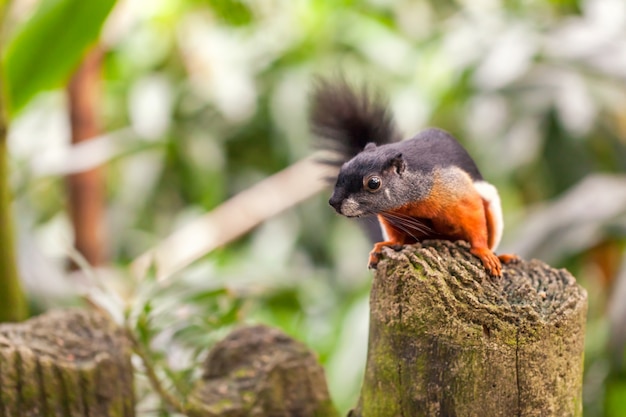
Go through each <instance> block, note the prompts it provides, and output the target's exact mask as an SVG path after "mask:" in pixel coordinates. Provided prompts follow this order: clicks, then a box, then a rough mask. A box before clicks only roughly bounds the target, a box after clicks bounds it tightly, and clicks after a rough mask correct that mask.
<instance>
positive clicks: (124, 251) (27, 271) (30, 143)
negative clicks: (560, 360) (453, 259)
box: [5, 0, 626, 417]
mask: <svg viewBox="0 0 626 417" xmlns="http://www.w3.org/2000/svg"><path fill="white" fill-rule="evenodd" d="M26 3H28V4H26ZM33 3H34V4H35V5H33ZM74 3H76V2H75V1H73V0H56V1H52V0H42V1H41V2H27V1H19V0H16V1H15V2H14V5H13V6H14V7H13V9H14V10H13V13H14V17H15V22H16V23H15V28H14V31H13V32H14V33H13V37H10V40H9V45H10V48H11V49H10V50H9V52H8V53H7V55H6V56H5V59H6V60H7V63H8V67H9V68H10V69H11V70H10V71H11V72H10V74H12V75H10V77H9V82H10V88H11V89H10V91H11V94H12V98H11V100H12V104H13V109H14V110H18V109H20V108H22V107H23V106H25V107H23V109H22V111H21V113H20V114H19V115H16V116H15V118H14V120H13V128H12V131H11V137H10V138H11V142H10V144H11V146H12V155H13V165H14V168H15V169H14V178H13V180H14V186H15V189H16V190H17V191H18V194H17V197H16V203H15V204H16V207H17V208H18V210H19V213H20V217H19V229H20V232H21V233H20V235H21V245H20V251H21V254H22V269H23V275H24V276H25V281H26V285H27V286H28V288H29V292H30V293H31V294H32V296H33V297H36V299H38V300H40V301H39V302H40V303H41V306H42V307H41V308H45V306H47V305H51V304H54V305H58V304H59V303H60V302H61V301H59V300H60V299H64V298H65V299H67V298H71V297H68V294H75V291H76V289H75V288H74V285H73V284H69V285H68V284H67V278H63V277H64V276H65V273H64V272H63V268H64V264H65V261H66V256H67V250H66V249H64V248H65V247H66V246H67V245H68V244H69V241H70V237H71V230H69V227H68V222H67V214H66V211H65V201H64V197H63V195H64V192H63V185H62V175H63V174H64V173H66V172H70V171H72V170H74V169H77V168H76V167H77V166H79V165H80V164H79V162H83V161H82V158H75V159H72V158H69V160H63V162H62V163H59V162H58V161H57V162H55V161H56V160H55V159H54V155H55V152H57V153H58V152H59V151H60V150H63V149H65V148H64V147H65V146H66V144H67V122H66V120H67V114H66V111H67V110H66V107H65V103H64V100H63V98H62V94H63V93H62V92H59V91H54V90H51V91H48V92H47V93H46V94H39V95H37V96H35V93H38V92H40V91H41V90H50V89H53V88H54V87H57V86H59V85H60V83H62V82H63V80H65V79H66V78H67V76H68V75H69V72H70V71H71V69H72V68H73V67H74V66H75V65H76V63H77V60H78V58H79V57H80V55H81V54H82V53H83V52H84V50H85V47H87V46H88V45H89V44H90V42H91V40H92V39H93V38H94V36H95V34H96V33H97V32H98V31H99V28H100V24H101V22H102V20H103V19H104V18H105V17H106V15H107V13H108V9H109V8H110V6H111V5H112V2H110V1H104V0H102V1H98V2H95V3H94V2H88V3H89V6H86V5H87V3H86V2H83V3H84V5H83V3H81V2H78V3H80V5H79V4H78V3H76V7H74V6H72V5H73V4H74ZM96 4H97V5H98V7H93V5H96ZM20 6H22V7H21V8H20ZM33 7H35V8H33ZM51 10H52V11H55V12H54V13H53V12H52V11H51ZM47 11H50V12H49V13H48V12H47ZM70 11H71V12H70ZM79 14H80V16H82V17H81V18H79V17H78V16H79ZM624 16H626V6H625V3H624V2H623V1H621V0H585V1H577V0H526V1H504V0H489V1H476V2H475V1H462V0H447V1H432V0H398V1H387V0H363V1H356V0H344V1H331V0H304V1H289V0H158V1H151V2H142V1H126V2H123V3H119V4H117V5H116V6H115V9H114V11H113V13H111V15H110V17H109V18H108V21H107V22H106V26H105V30H104V31H103V32H102V33H101V35H100V42H101V44H102V47H103V48H105V50H106V56H105V64H104V71H103V80H104V97H103V98H102V104H103V125H104V126H105V129H106V132H107V134H106V136H104V137H103V138H100V139H99V142H97V143H98V145H97V146H93V147H92V148H90V149H91V150H90V152H91V155H105V157H103V159H104V160H105V161H106V162H107V175H108V178H107V189H108V199H109V200H108V201H109V202H108V208H107V212H108V218H107V230H108V239H109V248H108V251H109V254H110V259H111V267H110V268H106V269H105V270H104V271H96V272H97V273H98V274H100V275H102V276H104V277H105V278H103V279H102V281H104V282H106V285H105V289H103V290H102V294H101V298H102V300H104V301H103V303H104V304H107V303H108V304H107V305H111V306H112V307H111V310H116V309H117V310H119V309H123V310H124V311H125V312H126V316H125V317H126V320H127V322H128V323H129V324H130V325H131V326H133V327H134V328H135V329H136V331H137V332H138V334H139V335H140V338H141V341H142V342H143V343H144V344H145V345H147V346H150V347H151V351H152V352H153V353H154V355H155V360H156V362H157V364H158V365H159V372H160V375H161V376H162V377H163V378H164V379H165V380H168V381H170V382H171V383H172V384H174V385H175V386H177V387H178V389H179V391H181V392H182V393H184V392H186V391H187V390H188V389H189V385H188V384H189V382H190V381H191V379H190V378H191V376H192V375H197V369H194V363H195V362H194V361H195V360H196V358H197V357H198V355H201V354H202V352H203V349H204V348H206V346H207V345H210V344H211V343H213V341H214V340H216V338H218V337H219V336H221V335H223V334H224V332H225V331H226V330H227V329H228V328H229V326H231V325H232V324H234V323H237V322H255V321H263V322H266V323H270V324H274V325H277V326H279V327H280V328H282V329H283V330H285V331H287V332H288V333H290V334H292V335H294V336H295V337H296V338H298V339H300V340H302V341H304V342H305V343H307V344H308V345H309V346H311V347H312V348H313V349H315V351H316V352H317V353H318V354H319V356H320V359H321V360H322V362H323V363H324V365H325V367H326V370H327V374H328V377H329V384H330V389H331V392H332V395H333V397H334V399H335V401H336V403H337V405H338V407H339V408H340V409H341V410H342V412H343V411H346V410H347V409H348V408H350V407H351V406H353V405H354V403H355V401H356V398H357V395H358V390H359V383H360V376H361V374H362V371H363V366H364V363H365V349H366V343H367V340H366V337H367V298H368V290H369V281H370V279H371V275H370V273H369V272H368V271H367V270H366V268H365V261H366V259H367V253H368V251H369V243H368V242H367V240H366V238H365V236H364V234H363V233H362V232H361V231H360V230H359V228H358V226H357V225H356V224H355V223H353V222H351V221H349V220H347V219H343V218H339V217H338V216H336V215H335V214H334V212H333V211H332V210H331V209H330V208H328V207H327V203H326V200H327V198H328V196H327V195H320V196H316V197H314V198H311V199H310V200H308V201H307V202H305V203H304V204H301V205H300V206H298V207H294V208H293V209H291V210H288V211H287V212H285V213H283V214H281V215H280V216H277V217H276V218H273V219H270V220H269V221H267V222H265V223H264V224H263V225H261V226H260V227H259V228H257V229H256V230H254V231H253V232H252V233H250V234H248V235H247V236H245V237H244V238H242V239H239V240H238V241H236V242H233V243H232V244H230V245H228V246H227V247H224V248H221V249H219V250H217V251H214V252H213V253H210V254H208V255H207V256H205V257H204V258H203V259H202V260H201V261H199V262H197V263H196V264H194V265H193V266H191V267H189V268H187V269H186V270H185V271H184V272H181V273H179V274H177V275H176V276H174V277H170V278H169V279H168V280H166V281H165V282H159V281H156V280H153V279H150V278H146V279H145V280H143V281H139V282H134V281H132V280H130V279H129V278H128V277H127V274H126V272H125V271H126V268H127V267H128V264H129V262H130V261H131V260H132V259H134V258H135V257H136V256H138V255H139V254H141V253H142V252H144V251H145V250H147V249H149V248H151V247H152V246H153V245H155V244H157V243H158V242H160V241H161V240H162V239H164V238H165V237H166V236H168V235H169V234H170V233H171V232H173V231H174V230H176V229H177V228H178V227H180V226H181V225H183V224H186V223H187V222H189V221H191V220H192V219H195V218H197V217H198V216H200V215H201V214H202V213H204V212H206V211H208V210H211V209H213V208H215V207H217V206H218V205H219V204H220V203H221V202H223V201H224V200H226V199H227V198H229V197H230V196H232V195H235V194H236V193H238V192H240V191H242V190H245V189H247V188H248V187H251V186H252V185H254V184H255V183H256V182H258V181H259V180H261V179H263V178H265V177H267V176H269V175H271V174H273V173H275V172H277V171H279V170H281V169H283V168H285V167H287V166H289V165H290V164H292V163H294V162H296V161H297V160H299V159H301V158H303V157H305V156H307V155H309V154H310V153H311V152H312V146H311V142H312V138H311V137H310V135H309V134H308V127H307V121H306V114H307V94H308V91H309V88H310V85H311V81H312V79H313V77H314V76H315V75H318V74H323V75H332V74H336V73H338V72H342V73H344V74H346V76H347V77H348V78H349V79H351V80H355V81H357V82H369V83H371V84H374V85H375V86H376V87H378V88H380V89H381V90H383V91H384V92H385V93H386V94H387V95H388V97H389V101H390V105H391V107H392V109H393V110H394V112H395V114H396V116H397V121H398V124H399V125H400V127H401V129H402V130H403V131H404V132H406V135H407V137H408V136H410V135H412V134H413V133H414V132H416V131H417V130H419V129H421V128H423V127H425V126H429V125H435V126H439V127H442V128H444V129H446V130H449V131H450V132H452V133H453V134H454V135H455V136H457V137H458V138H459V139H460V140H461V141H462V142H463V144H464V145H465V146H466V147H467V148H468V150H469V151H470V153H471V154H472V155H473V156H474V157H475V159H476V161H477V163H478V165H479V166H480V167H481V170H482V171H483V175H484V176H485V177H486V178H487V179H488V180H489V181H490V182H492V183H494V184H495V185H497V186H498V189H499V190H500V194H501V197H502V200H503V205H504V211H505V217H506V222H507V229H506V231H505V242H504V246H505V247H506V249H507V250H513V251H517V252H519V253H520V254H521V255H522V256H526V257H531V256H532V257H538V258H542V259H545V260H546V261H548V262H550V263H552V264H553V265H554V266H557V267H568V268H569V269H570V270H571V271H572V272H573V273H574V275H575V276H577V277H578V278H579V281H580V282H581V283H582V284H583V285H584V286H585V287H586V288H587V290H588V291H589V296H590V310H589V322H588V335H587V340H586V344H587V351H586V358H585V360H586V374H585V395H584V401H585V416H587V417H600V416H607V417H618V416H626V382H625V381H626V378H625V377H624V371H623V368H622V365H621V362H620V359H622V360H623V357H624V346H623V344H619V343H617V344H615V345H611V346H613V347H612V348H609V347H608V346H609V341H610V340H612V338H615V337H616V336H615V335H619V334H620V332H622V333H623V332H624V331H625V329H624V326H621V327H620V323H623V321H620V320H619V317H622V319H623V318H624V317H626V312H622V314H621V316H620V315H619V314H617V315H616V316H615V317H617V319H615V318H613V319H610V318H609V316H608V314H607V311H613V310H612V308H613V307H615V303H616V301H615V300H614V295H613V294H617V290H616V288H618V287H619V285H618V283H619V282H622V281H624V280H626V271H625V270H626V267H625V266H624V262H623V259H624V246H625V245H624V243H625V242H626V239H625V238H626V222H625V219H626V204H625V203H623V201H624V200H623V199H621V198H620V197H619V196H621V195H623V189H624V186H623V184H624V183H625V181H626V179H625V178H626V177H624V171H625V170H626V110H625V109H626V87H625V86H626V83H625V81H626V80H625V77H624V74H626V67H625V65H626V64H625V62H626V47H625V46H624V44H623V41H622V40H623V39H624V37H625V36H626V18H624ZM59 27H63V29H62V30H61V29H59ZM53 39H54V41H52V42H51V41H50V40H53ZM33 97H34V99H32V98H33ZM31 99H32V100H31ZM27 103H28V105H26V104H27ZM81 155H82V156H83V157H84V154H81ZM79 159H80V160H79ZM598 173H603V174H606V176H605V177H600V176H598V175H597V174H598ZM587 179H595V181H596V182H594V183H593V184H594V186H593V187H591V191H594V190H596V191H597V192H598V194H592V193H591V192H589V190H588V189H583V188H581V187H582V185H584V184H585V180H587ZM583 190H587V191H585V192H582V191H583ZM577 192H578V193H577ZM568 196H573V197H572V198H571V199H567V198H568ZM607 196H608V197H609V198H606V197H607ZM563 202H566V203H567V204H564V203H563ZM595 202H597V203H596V204H595V205H594V203H595ZM560 203H562V204H560ZM565 219H570V220H568V221H569V223H567V222H566V221H565ZM535 225H539V226H538V227H535ZM557 226H558V227H557ZM68 236H69V237H68ZM188 244H189V245H193V244H194V242H188ZM607 252H610V253H617V255H616V256H617V258H616V260H613V261H606V259H607V256H605V255H606V253H607ZM611 259H612V258H611ZM33 260H37V262H34V261H33ZM55 276H56V277H57V279H56V280H54V279H53V278H54V277H55ZM112 294H123V296H122V299H123V300H122V301H119V300H117V301H116V296H113V295H112ZM620 294H621V293H620ZM107 300H108V301H107ZM617 302H619V299H618V301H617ZM120 305H122V306H125V307H120ZM617 310H618V311H619V308H617ZM612 320H613V321H612ZM616 323H617V324H616ZM617 339H619V338H617ZM616 358H617V359H616ZM140 382H141V381H140ZM140 397H141V399H142V405H141V408H140V411H141V414H142V415H156V414H158V413H159V412H160V411H158V410H159V409H160V405H159V404H158V400H155V399H154V398H153V396H151V395H150V393H149V390H148V391H146V390H143V391H141V392H140ZM155 410H157V411H155Z"/></svg>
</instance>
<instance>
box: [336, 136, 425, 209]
mask: <svg viewBox="0 0 626 417" xmlns="http://www.w3.org/2000/svg"><path fill="white" fill-rule="evenodd" d="M431 187H432V175H430V176H429V175H426V174H425V173H423V172H420V171H419V170H412V169H409V166H408V165H407V161H406V159H405V157H404V156H403V155H402V153H401V152H398V150H397V149H394V146H393V145H382V146H376V145H375V144H373V143H370V144H368V145H367V146H366V147H365V149H364V150H363V151H362V152H361V153H359V154H358V155H356V156H355V157H354V158H352V159H351V160H349V161H348V162H346V163H345V164H344V165H343V166H342V167H341V170H340V171H339V176H338V177H337V183H336V184H335V190H334V192H333V195H332V197H331V198H330V200H329V201H328V202H329V204H330V205H331V206H333V207H334V208H335V210H337V212H338V213H339V214H343V215H344V216H347V217H360V216H365V215H369V214H376V213H380V212H384V211H389V210H393V209H397V208H398V207H400V206H402V205H404V204H408V203H410V202H415V201H419V200H421V199H424V198H425V197H426V196H427V195H428V193H429V191H430V188H431Z"/></svg>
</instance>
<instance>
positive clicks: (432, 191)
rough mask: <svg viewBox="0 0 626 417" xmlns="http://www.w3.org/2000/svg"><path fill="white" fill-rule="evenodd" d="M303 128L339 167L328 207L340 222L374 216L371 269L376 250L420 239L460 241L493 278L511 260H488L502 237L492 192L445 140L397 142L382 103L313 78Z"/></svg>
mask: <svg viewBox="0 0 626 417" xmlns="http://www.w3.org/2000/svg"><path fill="white" fill-rule="evenodd" d="M310 122H311V129H312V131H313V133H314V134H315V135H317V136H318V137H320V138H321V140H322V142H321V143H322V147H324V148H326V149H328V150H332V151H335V152H336V154H337V155H338V156H339V157H338V159H336V160H326V161H325V162H326V163H330V164H334V165H340V166H341V169H340V171H339V175H338V177H337V179H336V184H335V189H334V192H333V194H332V197H331V198H330V201H329V203H330V205H331V206H333V207H334V208H335V210H337V212H338V213H340V214H342V215H344V216H347V217H361V216H366V215H372V214H374V215H377V217H378V220H379V222H380V224H381V228H382V230H383V235H384V236H385V241H384V242H379V243H376V244H375V245H374V249H373V250H372V251H371V252H370V256H369V266H370V268H375V267H376V265H377V263H378V261H379V258H380V254H381V249H382V247H384V246H391V247H399V246H401V245H404V244H411V243H415V242H418V241H421V240H424V239H446V240H452V241H455V240H465V241H467V242H469V244H470V245H471V249H470V251H471V253H472V254H474V255H475V256H476V257H478V258H479V259H480V260H481V261H482V263H483V265H484V266H485V269H486V270H487V271H488V272H489V273H490V274H491V275H493V276H501V274H502V265H501V261H502V262H505V263H506V262H509V261H511V260H513V259H515V258H516V257H515V255H500V256H499V257H498V256H496V255H495V254H494V252H493V251H494V250H495V249H496V247H497V246H498V243H499V242H500V238H501V236H502V228H503V221H502V209H501V207H500V198H499V196H498V191H497V190H496V188H495V187H494V186H493V185H491V184H489V183H488V182H486V181H485V180H484V179H483V177H482V175H481V174H480V172H479V170H478V168H477V167H476V164H475V163H474V161H473V160H472V158H471V157H470V156H469V154H468V153H467V151H466V150H465V149H464V148H463V147H462V146H461V144H459V142H458V141H457V140H456V139H455V138H454V137H452V136H451V135H450V134H449V133H447V132H445V131H443V130H440V129H432V128H431V129H426V130H424V131H422V132H420V133H418V134H417V135H416V136H414V137H413V138H411V139H408V140H404V141H400V140H399V139H400V135H399V134H398V132H397V129H396V127H395V124H394V121H393V118H392V116H391V115H390V113H389V111H388V109H387V105H386V102H385V101H384V100H383V99H382V98H381V97H380V96H379V95H375V94H370V92H368V91H367V89H365V88H363V89H362V90H359V91H357V90H355V89H353V88H352V87H351V86H350V85H349V84H348V83H347V82H346V81H344V80H337V81H328V80H323V79H320V80H318V83H317V85H316V88H315V90H314V92H313V95H312V103H311V112H310Z"/></svg>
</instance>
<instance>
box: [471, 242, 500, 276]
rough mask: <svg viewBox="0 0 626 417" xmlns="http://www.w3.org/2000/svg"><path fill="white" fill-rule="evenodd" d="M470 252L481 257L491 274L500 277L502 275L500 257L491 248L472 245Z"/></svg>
mask: <svg viewBox="0 0 626 417" xmlns="http://www.w3.org/2000/svg"><path fill="white" fill-rule="evenodd" d="M470 252H471V253H472V254H473V255H474V256H476V257H477V258H478V259H480V261H481V262H482V263H483V265H484V266H485V269H486V270H487V272H488V273H489V275H491V276H493V277H498V278H499V277H501V276H502V264H501V263H500V259H499V258H498V257H497V256H496V255H495V254H494V253H493V252H492V251H491V250H490V249H489V248H476V247H472V248H471V249H470Z"/></svg>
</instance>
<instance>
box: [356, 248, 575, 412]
mask: <svg viewBox="0 0 626 417" xmlns="http://www.w3.org/2000/svg"><path fill="white" fill-rule="evenodd" d="M370 306H371V313H370V314H371V316H370V320H371V321H370V335H369V351H368V358H367V367H366V371H365V378H364V382H363V386H362V390H361V398H360V401H359V405H358V407H357V408H356V409H355V410H353V411H352V412H351V413H352V415H354V416H362V417H397V416H401V417H412V416H442V417H470V416H481V417H496V416H502V417H512V416H537V417H539V416H541V417H550V416H554V417H568V416H581V415H582V373H583V345H584V329H585V317H586V309H587V296H586V292H585V291H584V290H583V289H582V288H581V287H579V286H578V285H577V284H576V281H575V279H574V278H573V277H572V276H571V275H570V274H569V273H568V272H567V271H565V270H555V269H552V268H550V267H548V266H547V265H545V264H543V263H542V262H539V261H519V262H515V263H512V264H509V265H506V266H505V267H504V273H503V277H502V278H500V279H494V278H491V277H489V276H488V275H487V274H486V273H485V271H484V269H483V267H482V265H481V263H480V261H478V260H477V259H476V258H475V257H474V256H472V255H471V254H470V253H469V251H468V246H467V245H466V244H464V243H462V242H459V243H451V242H442V241H432V242H425V243H423V244H422V245H415V246H410V247H405V248H404V249H403V250H401V251H399V252H395V251H393V250H391V249H385V251H384V257H383V260H382V261H381V262H380V264H379V266H378V269H377V271H376V275H375V278H374V282H373V288H372V293H371V299H370Z"/></svg>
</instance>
